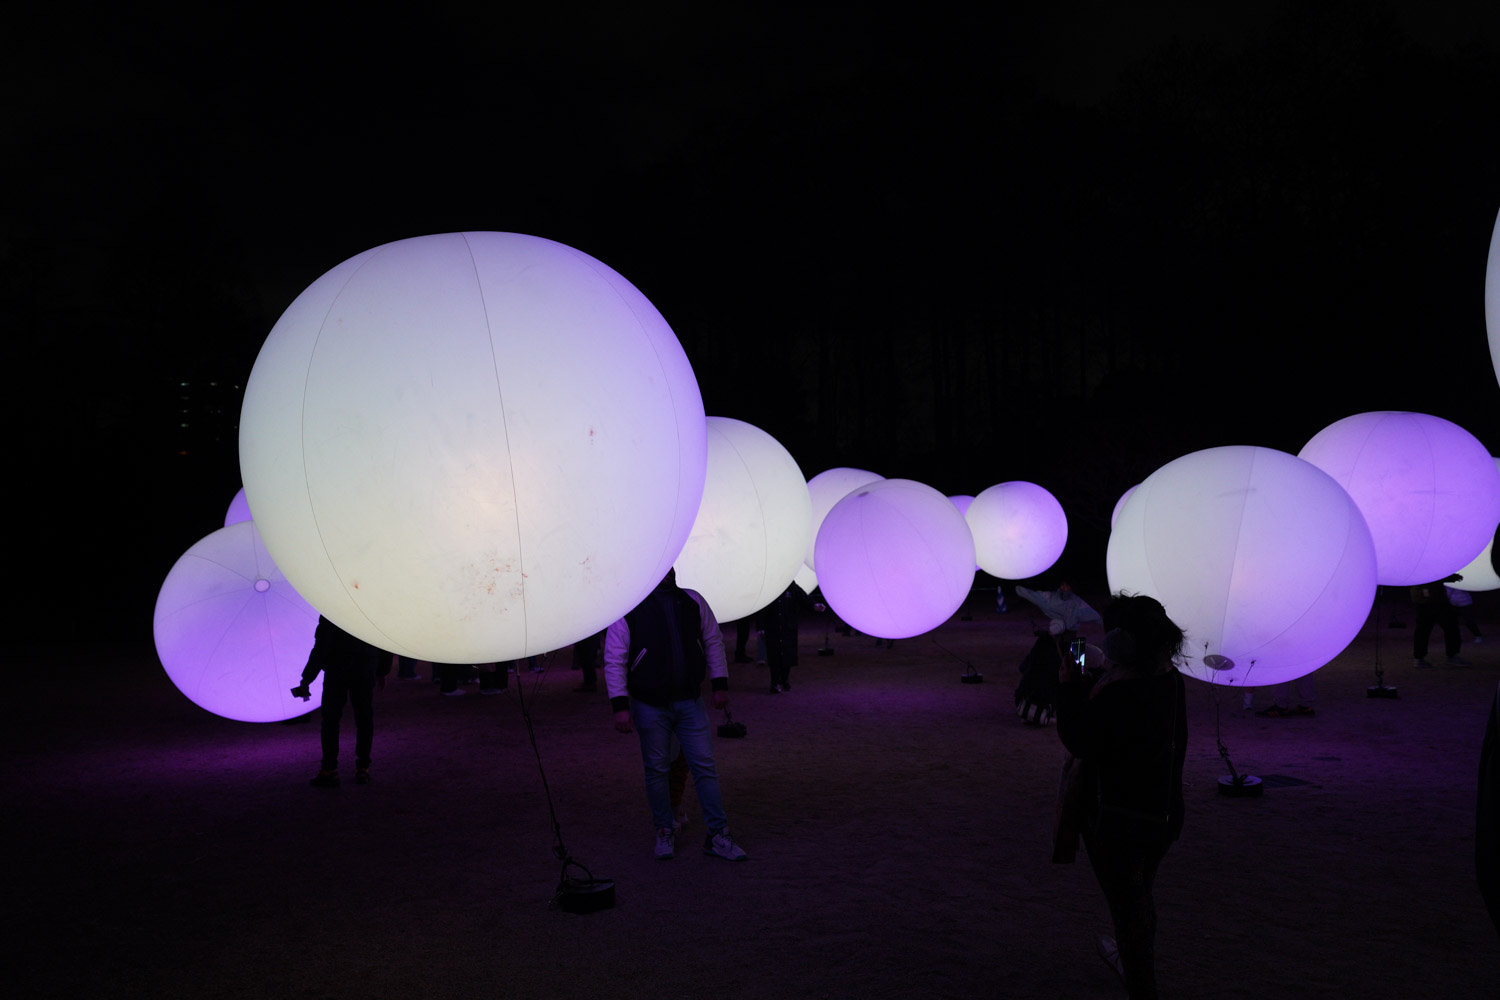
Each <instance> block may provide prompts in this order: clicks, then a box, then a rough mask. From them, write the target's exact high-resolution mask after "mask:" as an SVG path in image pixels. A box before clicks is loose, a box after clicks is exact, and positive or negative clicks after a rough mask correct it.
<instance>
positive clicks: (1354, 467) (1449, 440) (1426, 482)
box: [1299, 411, 1500, 587]
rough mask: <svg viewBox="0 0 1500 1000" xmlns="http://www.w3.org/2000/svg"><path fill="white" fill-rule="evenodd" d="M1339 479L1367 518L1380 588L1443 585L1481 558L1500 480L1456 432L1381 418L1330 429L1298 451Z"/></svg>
mask: <svg viewBox="0 0 1500 1000" xmlns="http://www.w3.org/2000/svg"><path fill="white" fill-rule="evenodd" d="M1299 457H1301V458H1303V459H1305V460H1306V461H1309V462H1311V463H1312V464H1313V465H1316V466H1317V467H1318V468H1320V469H1322V470H1323V471H1324V472H1326V473H1328V474H1329V475H1330V476H1332V477H1333V478H1334V479H1336V480H1337V481H1338V482H1339V484H1340V485H1341V486H1343V487H1344V489H1346V490H1348V491H1349V495H1350V496H1352V497H1353V498H1354V502H1355V503H1356V504H1358V505H1359V509H1360V511H1362V512H1363V513H1364V516H1365V521H1366V522H1367V523H1368V524H1369V526H1370V534H1371V535H1372V536H1373V537H1374V539H1375V554H1376V557H1377V559H1378V560H1379V564H1380V578H1379V579H1380V582H1381V583H1382V584H1386V585H1388V586H1394V587H1407V586H1412V585H1415V584H1420V583H1430V582H1432V581H1433V580H1440V579H1442V578H1443V577H1445V576H1448V575H1449V574H1450V573H1454V572H1456V571H1457V570H1458V569H1459V568H1460V567H1462V566H1464V565H1465V564H1467V563H1468V562H1469V561H1470V560H1471V559H1473V558H1474V557H1475V556H1477V555H1478V554H1479V552H1480V550H1481V549H1483V548H1484V546H1485V543H1487V542H1488V541H1489V540H1490V539H1491V538H1492V537H1493V536H1494V531H1495V524H1496V522H1500V471H1497V470H1496V468H1495V462H1494V460H1493V459H1492V458H1491V457H1490V453H1489V452H1488V451H1487V450H1486V449H1485V447H1484V445H1482V444H1480V443H1479V441H1478V440H1477V439H1476V438H1475V437H1474V435H1472V434H1470V433H1469V432H1468V431H1466V430H1464V429H1463V428H1462V427H1459V426H1458V425H1457V424H1454V423H1450V422H1449V421H1447V420H1444V419H1443V418H1441V417H1434V416H1430V415H1428V414H1425V413H1402V412H1395V411H1378V412H1374V413H1359V414H1355V415H1354V416H1352V417H1345V418H1344V419H1342V420H1338V421H1335V422H1334V423H1332V424H1329V425H1328V426H1327V427H1325V428H1323V429H1322V430H1321V431H1319V432H1318V433H1317V434H1315V435H1313V438H1312V440H1310V441H1308V442H1307V444H1306V445H1304V446H1303V448H1302V451H1301V452H1299Z"/></svg>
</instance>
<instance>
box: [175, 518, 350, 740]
mask: <svg viewBox="0 0 1500 1000" xmlns="http://www.w3.org/2000/svg"><path fill="white" fill-rule="evenodd" d="M317 627H318V613H317V612H316V611H315V610H313V608H312V606H311V605H310V604H308V603H307V601H305V600H303V599H302V595H301V594H298V593H297V591H296V590H294V589H293V588H292V585H291V584H289V583H287V581H286V577H285V576H283V575H282V574H281V572H280V571H279V570H278V569H277V568H276V564H275V563H274V562H272V560H271V556H270V554H269V553H268V552H267V551H266V547H265V546H264V545H263V544H261V539H260V535H259V534H258V533H257V531H256V529H255V522H253V521H237V522H235V523H234V524H231V525H228V526H227V527H223V528H220V529H219V530H218V531H215V532H214V533H213V534H211V535H209V536H208V537H206V538H203V539H201V540H200V541H198V542H197V543H195V544H194V545H193V547H192V548H190V549H188V550H187V552H185V553H183V555H182V557H181V558H180V559H178V560H177V562H176V564H175V565H173V567H172V569H171V571H170V572H169V573H167V578H166V580H165V581H164V582H163V583H162V585H161V591H160V593H158V594H157V597H156V614H155V618H154V620H153V622H152V630H153V631H154V633H155V635H156V653H157V655H158V656H159V657H160V658H161V663H162V666H163V667H165V668H166V670H167V676H168V677H170V678H171V679H172V683H173V684H175V685H177V690H179V691H181V692H182V693H183V694H185V695H187V697H188V698H189V699H190V700H191V701H192V702H193V703H194V704H195V705H198V706H199V707H200V708H205V709H207V710H208V711H210V712H213V713H214V714H215V715H222V716H223V717H224V718H226V719H238V720H240V721H241V722H280V721H282V720H283V719H291V718H295V717H297V716H299V715H302V714H303V713H305V712H306V711H307V710H308V709H309V708H310V707H316V706H317V705H318V704H319V699H320V698H321V692H322V683H323V678H322V675H321V674H320V675H319V676H318V679H317V680H316V681H314V682H313V687H312V690H313V700H312V701H311V702H304V701H302V699H300V698H293V697H292V695H291V689H292V688H294V687H296V686H297V685H298V684H300V683H301V682H302V668H303V667H304V666H306V665H307V654H308V653H309V652H311V651H312V646H313V633H314V632H315V631H316V630H317Z"/></svg>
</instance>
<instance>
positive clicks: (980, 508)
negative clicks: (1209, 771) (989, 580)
mask: <svg viewBox="0 0 1500 1000" xmlns="http://www.w3.org/2000/svg"><path fill="white" fill-rule="evenodd" d="M964 517H965V519H966V520H967V521H968V523H969V530H970V531H972V532H973V533H974V552H975V554H976V556H977V557H978V561H979V568H980V569H982V570H984V571H985V572H986V573H988V574H990V575H991V576H998V577H999V578H1000V579H1002V580H1025V579H1027V578H1029V577H1033V576H1036V575H1037V574H1038V573H1043V572H1046V570H1047V569H1048V568H1050V567H1051V566H1052V564H1053V563H1055V562H1057V559H1058V557H1059V556H1061V555H1062V553H1063V549H1064V548H1066V547H1067V544H1068V516H1067V515H1066V514H1064V513H1063V509H1062V504H1060V503H1058V502H1057V498H1056V497H1054V496H1053V495H1052V494H1051V493H1049V492H1048V491H1047V490H1045V489H1043V488H1042V487H1040V486H1038V485H1036V484H1035V483H1025V482H1019V481H1017V482H1010V483H1000V484H998V485H996V486H991V487H990V488H989V489H987V490H984V491H983V492H981V493H980V494H979V495H978V496H977V497H975V498H974V502H973V503H972V504H970V505H969V510H968V513H966V514H965V515H964Z"/></svg>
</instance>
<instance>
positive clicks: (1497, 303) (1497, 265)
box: [1484, 215, 1500, 380]
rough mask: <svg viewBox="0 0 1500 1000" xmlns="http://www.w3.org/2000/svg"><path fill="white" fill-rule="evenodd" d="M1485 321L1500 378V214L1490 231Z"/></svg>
mask: <svg viewBox="0 0 1500 1000" xmlns="http://www.w3.org/2000/svg"><path fill="white" fill-rule="evenodd" d="M1484 322H1485V326H1487V327H1488V328H1489V334H1490V360H1491V361H1492V362H1493V363H1494V365H1495V378H1496V379H1497V380H1500V215H1497V216H1496V217H1495V228H1494V230H1493V231H1492V232H1491V233H1490V259H1489V263H1488V264H1486V265H1485V270H1484Z"/></svg>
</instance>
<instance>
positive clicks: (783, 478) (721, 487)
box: [676, 417, 812, 622]
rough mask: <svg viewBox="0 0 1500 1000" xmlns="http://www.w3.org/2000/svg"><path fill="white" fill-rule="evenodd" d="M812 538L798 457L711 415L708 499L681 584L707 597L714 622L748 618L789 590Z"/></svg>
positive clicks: (683, 558)
mask: <svg viewBox="0 0 1500 1000" xmlns="http://www.w3.org/2000/svg"><path fill="white" fill-rule="evenodd" d="M811 534H812V503H811V501H810V499H809V497H808V493H807V480H805V479H803V478H802V470H801V469H799V468H798V467H797V460H796V459H794V458H792V456H791V453H790V452H788V451H787V450H786V449H785V448H783V447H782V446H781V442H779V441H777V440H776V439H775V438H773V437H772V436H771V435H769V434H767V433H766V432H765V431H763V430H761V429H760V428H758V427H753V426H751V425H750V424H747V423H745V422H744V421H741V420H731V419H730V418H728V417H709V418H708V475H707V478H706V479H705V480H704V484H703V502H702V504H701V505H699V507H698V519H697V520H696V521H694V522H693V530H692V533H691V534H689V535H688V540H687V544H686V545H684V546H683V548H682V554H681V555H679V556H678V557H677V563H676V568H677V583H678V584H679V585H680V586H683V587H686V588H688V589H689V590H696V591H697V592H698V593H699V594H701V595H702V597H703V599H704V600H705V601H707V602H708V606H709V607H710V608H711V609H712V610H713V613H714V617H715V618H718V619H720V620H722V621H726V622H728V621H736V620H738V619H740V618H745V617H748V616H750V615H753V614H755V612H757V611H759V610H760V609H761V608H763V607H765V606H766V605H767V604H770V603H771V602H772V601H774V600H775V599H776V598H777V597H779V596H780V595H781V594H782V593H783V592H784V591H785V590H786V588H787V585H788V584H790V583H791V582H792V578H793V577H794V576H795V575H796V573H797V569H798V568H799V567H800V566H801V565H802V558H803V556H805V555H806V554H807V542H808V538H809V537H810V536H811Z"/></svg>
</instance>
